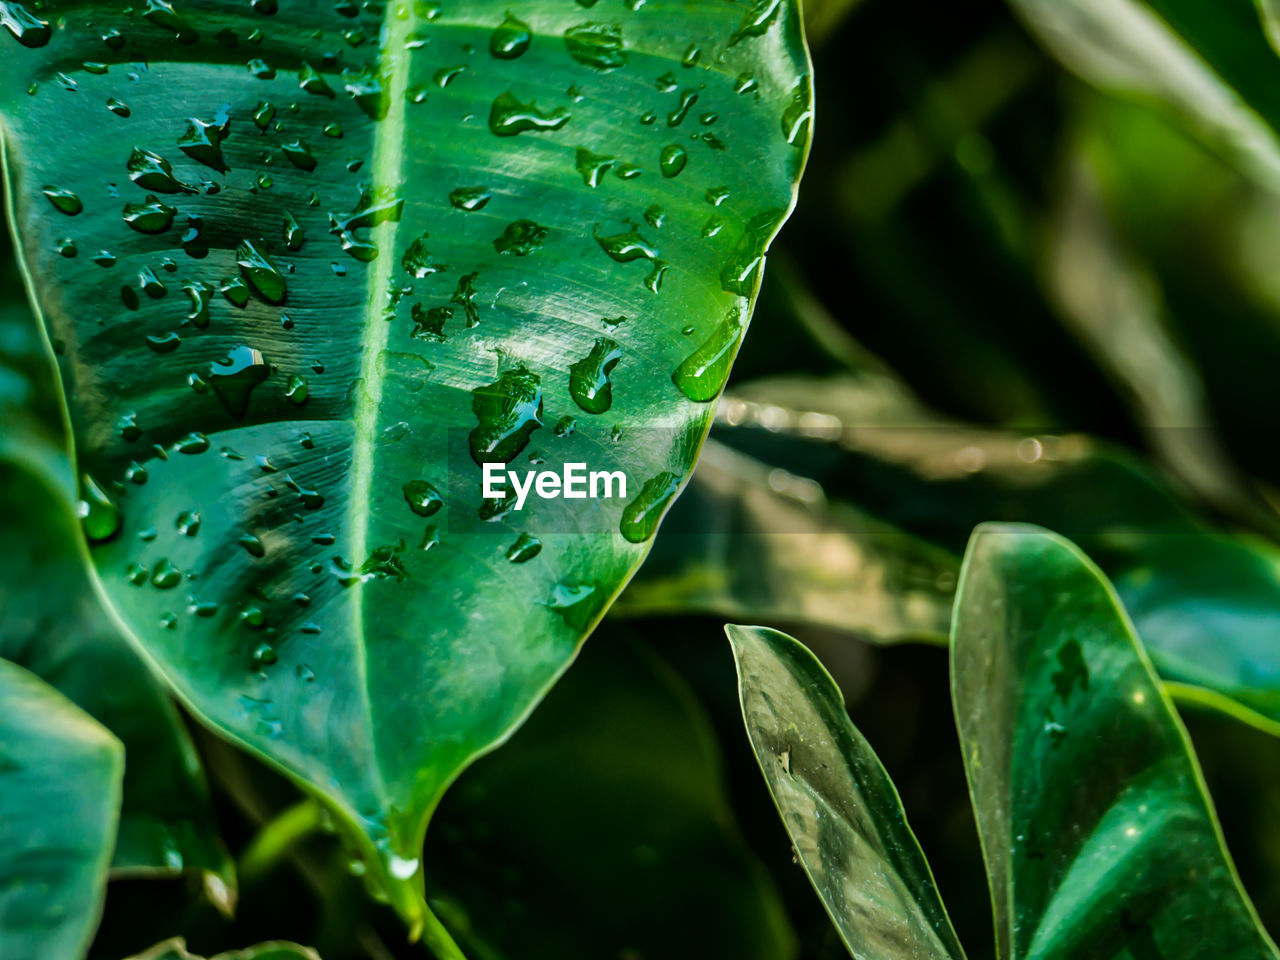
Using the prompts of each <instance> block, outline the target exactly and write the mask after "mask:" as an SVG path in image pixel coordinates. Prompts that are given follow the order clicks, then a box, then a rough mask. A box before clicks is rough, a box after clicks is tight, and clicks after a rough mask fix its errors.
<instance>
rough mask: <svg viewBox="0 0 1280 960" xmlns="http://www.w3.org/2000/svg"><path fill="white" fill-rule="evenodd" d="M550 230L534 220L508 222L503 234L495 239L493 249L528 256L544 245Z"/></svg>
mask: <svg viewBox="0 0 1280 960" xmlns="http://www.w3.org/2000/svg"><path fill="white" fill-rule="evenodd" d="M549 232H550V231H549V230H548V229H547V228H546V227H544V226H542V225H541V224H539V223H535V222H534V221H532V220H516V221H514V222H512V223H509V224H507V228H506V229H505V230H504V231H502V236H500V237H498V238H497V239H496V240H494V241H493V249H494V250H496V251H498V253H508V254H511V255H512V256H516V257H527V256H528V255H529V254H531V253H533V251H535V250H537V249H538V248H539V247H541V246H542V244H543V243H544V242H545V241H546V239H547V234H548V233H549Z"/></svg>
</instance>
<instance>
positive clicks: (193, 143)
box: [178, 114, 231, 173]
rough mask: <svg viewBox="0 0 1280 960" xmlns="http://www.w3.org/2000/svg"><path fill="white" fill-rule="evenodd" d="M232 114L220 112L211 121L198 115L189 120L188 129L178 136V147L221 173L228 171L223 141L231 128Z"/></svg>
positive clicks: (192, 157)
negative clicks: (223, 153) (223, 156)
mask: <svg viewBox="0 0 1280 960" xmlns="http://www.w3.org/2000/svg"><path fill="white" fill-rule="evenodd" d="M230 123H231V121H230V116H229V115H223V114H219V115H218V116H217V117H215V118H214V119H213V120H212V121H210V122H205V121H204V120H200V119H199V118H197V117H191V118H190V119H188V120H187V129H186V132H185V133H183V135H182V136H181V137H179V138H178V149H179V150H181V151H182V152H183V153H185V154H186V155H187V156H188V157H190V158H191V159H192V160H195V161H196V162H198V163H203V164H204V165H205V166H206V167H211V168H213V169H214V170H217V171H218V172H219V173H226V172H227V165H226V163H225V162H224V161H223V159H222V141H223V140H224V139H226V136H227V132H228V130H229V129H230Z"/></svg>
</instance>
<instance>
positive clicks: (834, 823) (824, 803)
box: [725, 625, 964, 960]
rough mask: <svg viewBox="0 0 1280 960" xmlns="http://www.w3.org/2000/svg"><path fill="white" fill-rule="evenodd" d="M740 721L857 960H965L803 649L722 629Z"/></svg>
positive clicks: (770, 636)
mask: <svg viewBox="0 0 1280 960" xmlns="http://www.w3.org/2000/svg"><path fill="white" fill-rule="evenodd" d="M725 632H726V633H727V634H728V636H729V642H730V643H731V644H732V646H733V655H734V660H735V662H736V663H737V667H738V692H739V697H740V698H741V702H742V716H743V720H744V721H745V722H746V726H747V735H748V737H750V739H751V746H752V749H753V750H755V754H756V759H757V760H758V761H759V763H760V770H761V772H763V773H764V778H765V782H766V783H767V784H768V785H769V791H770V793H772V794H773V800H774V803H775V804H776V805H777V807H778V812H779V813H780V814H781V815H782V822H783V823H784V824H785V825H786V828H787V833H789V834H790V836H791V842H792V845H793V846H794V848H795V851H796V854H797V856H798V857H799V859H800V863H801V865H802V866H803V867H804V869H805V872H806V873H808V875H809V879H810V881H812V883H813V886H814V889H815V890H817V892H818V896H819V897H820V898H821V899H822V904H823V906H824V907H826V910H827V913H828V914H829V915H830V916H831V920H832V922H833V923H834V924H835V925H836V929H837V930H838V931H839V932H840V937H841V939H842V940H843V941H844V943H845V946H847V947H848V948H849V953H850V954H851V955H852V956H854V957H855V958H857V960H906V958H919V960H925V958H928V960H963V957H964V951H963V950H962V949H961V948H960V944H959V942H958V941H957V940H956V935H955V931H954V930H953V929H952V927H951V921H950V919H949V918H948V917H947V913H946V910H945V908H944V907H943V905H942V900H941V899H940V898H939V896H938V891H937V888H936V887H935V886H934V881H933V875H932V873H930V871H929V865H928V863H927V862H926V861H925V858H924V854H923V853H922V852H921V851H920V844H919V843H918V842H917V840H916V838H915V835H914V834H913V833H912V832H911V828H910V827H908V826H907V820H906V814H905V813H904V812H903V809H902V801H901V800H900V799H899V797H898V792H897V790H896V789H894V786H893V783H892V781H891V780H890V779H889V775H888V774H887V773H886V772H885V769H884V767H883V766H881V764H880V761H879V759H877V757H876V755H875V753H874V752H873V751H872V749H871V747H870V745H869V744H868V743H867V741H866V740H865V739H864V738H863V736H862V734H861V733H859V732H858V730H857V729H856V728H855V727H854V726H853V724H852V723H851V722H850V721H849V716H848V714H847V713H846V712H845V708H844V698H843V697H842V696H841V695H840V691H839V689H838V688H837V687H836V685H835V681H833V680H832V679H831V676H830V674H828V673H827V671H826V670H825V669H824V668H823V667H822V665H821V664H820V663H819V662H818V661H817V659H816V658H815V657H814V656H813V654H811V653H810V652H809V651H808V650H806V649H805V648H804V646H802V645H801V644H800V643H798V642H796V641H795V640H793V639H792V638H791V637H788V636H786V635H785V634H782V633H779V632H778V631H776V630H770V629H767V628H765V627H745V626H735V625H729V626H727V627H725Z"/></svg>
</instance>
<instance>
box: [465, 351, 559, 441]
mask: <svg viewBox="0 0 1280 960" xmlns="http://www.w3.org/2000/svg"><path fill="white" fill-rule="evenodd" d="M471 410H472V412H473V413H474V414H475V417H476V420H477V421H478V425H477V426H476V427H475V429H473V430H472V431H471V434H470V446H471V458H472V459H473V460H475V462H476V463H479V464H483V463H485V462H486V461H501V462H503V463H510V462H511V460H512V459H513V458H514V457H515V456H516V455H517V454H518V453H519V452H520V451H521V450H523V449H524V448H525V447H526V446H527V445H528V443H529V437H530V435H531V434H532V433H533V431H534V430H537V429H538V428H539V427H541V426H542V379H541V378H540V377H539V376H538V375H537V374H535V373H531V372H530V371H529V370H528V369H526V368H525V367H524V366H523V365H517V366H515V367H512V368H511V369H509V370H506V371H504V372H503V373H502V374H501V375H500V376H499V377H498V379H497V380H495V381H494V382H493V383H489V384H486V385H484V386H482V387H477V388H476V389H475V390H473V391H472V394H471Z"/></svg>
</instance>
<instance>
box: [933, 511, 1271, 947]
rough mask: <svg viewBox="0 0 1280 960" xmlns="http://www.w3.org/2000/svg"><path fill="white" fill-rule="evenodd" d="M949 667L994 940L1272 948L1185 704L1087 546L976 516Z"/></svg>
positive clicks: (999, 942) (999, 944)
mask: <svg viewBox="0 0 1280 960" xmlns="http://www.w3.org/2000/svg"><path fill="white" fill-rule="evenodd" d="M952 684H953V698H954V705H955V710H956V720H957V724H958V726H959V728H960V736H961V742H962V746H963V749H964V759H965V768H966V772H967V774H968V777H969V785H970V792H971V793H972V796H973V802H974V810H975V813H976V816H977V820H978V828H979V833H980V835H981V838H982V844H983V852H984V856H985V858H986V861H987V868H988V871H989V873H990V877H991V889H992V900H993V902H994V904H995V911H996V938H997V947H998V953H999V955H1000V956H1002V957H1016V958H1022V957H1045V958H1048V957H1062V958H1068V957H1085V956H1087V957H1112V956H1116V957H1120V956H1126V955H1127V956H1160V957H1164V958H1165V960H1178V958H1184V957H1185V958H1192V957H1203V956H1206V955H1208V954H1213V955H1215V956H1221V957H1233V958H1234V957H1242V958H1243V957H1251V958H1252V957H1274V956H1276V950H1275V947H1274V945H1273V944H1272V943H1271V940H1270V938H1269V937H1268V936H1267V934H1266V933H1265V932H1264V931H1263V930H1262V928H1261V926H1260V925H1259V923H1258V921H1257V917H1256V915H1255V913H1254V910H1253V907H1252V904H1251V903H1250V902H1249V900H1248V898H1247V896H1246V895H1245V893H1244V891H1243V890H1242V889H1241V888H1240V885H1239V881H1238V879H1237V877H1236V874H1235V870H1234V867H1233V866H1232V864H1231V860H1230V858H1229V856H1228V854H1227V852H1226V850H1225V849H1224V847H1223V841H1222V836H1221V832H1220V829H1219V827H1218V825H1217V821H1216V819H1215V816H1214V813H1213V809H1212V806H1211V803H1210V801H1209V799H1208V797H1207V795H1206V793H1205V791H1204V784H1203V779H1202V777H1201V774H1200V769H1199V766H1198V764H1197V762H1196V759H1195V755H1194V753H1193V752H1192V750H1191V747H1190V743H1189V741H1188V739H1187V735H1186V732H1185V730H1184V729H1183V727H1182V724H1181V721H1180V720H1179V719H1178V717H1177V714H1176V713H1175V712H1174V710H1173V707H1172V705H1171V704H1170V702H1169V700H1168V698H1167V696H1166V694H1165V693H1164V691H1163V689H1162V688H1161V686H1160V684H1159V682H1158V681H1157V680H1156V677H1155V675H1154V673H1153V672H1152V670H1151V667H1150V665H1149V663H1148V661H1147V658H1146V655H1145V654H1144V653H1143V651H1142V648H1141V646H1140V644H1139V643H1138V641H1137V638H1136V637H1135V636H1134V633H1133V629H1132V627H1131V625H1130V623H1129V621H1128V618H1127V617H1126V616H1125V614H1124V611H1123V609H1122V608H1121V607H1120V605H1119V602H1118V600H1117V598H1116V596H1115V594H1114V592H1113V591H1112V590H1111V588H1110V586H1109V585H1108V583H1107V581H1106V579H1105V578H1104V577H1103V575H1102V573H1101V572H1100V571H1099V570H1098V569H1097V567H1096V566H1094V564H1093V563H1092V562H1091V561H1089V560H1088V558H1086V557H1085V556H1084V554H1082V553H1081V552H1080V551H1079V550H1078V549H1077V548H1075V547H1074V546H1073V545H1072V544H1070V543H1069V542H1067V541H1066V540H1063V539H1062V538H1061V537H1058V536H1056V535H1054V534H1051V533H1049V532H1047V531H1044V530H1040V529H1038V528H1035V527H1029V526H1018V525H987V526H983V527H981V528H979V530H978V531H977V533H975V535H974V538H973V540H972V542H971V544H970V547H969V550H968V553H967V555H966V558H965V565H964V568H963V571H962V573H961V581H960V588H959V595H958V597H957V601H956V615H955V619H954V622H953V640H952Z"/></svg>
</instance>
